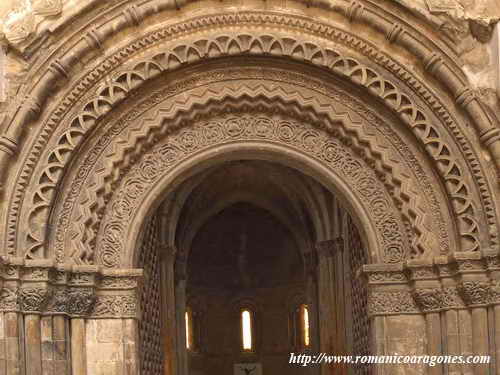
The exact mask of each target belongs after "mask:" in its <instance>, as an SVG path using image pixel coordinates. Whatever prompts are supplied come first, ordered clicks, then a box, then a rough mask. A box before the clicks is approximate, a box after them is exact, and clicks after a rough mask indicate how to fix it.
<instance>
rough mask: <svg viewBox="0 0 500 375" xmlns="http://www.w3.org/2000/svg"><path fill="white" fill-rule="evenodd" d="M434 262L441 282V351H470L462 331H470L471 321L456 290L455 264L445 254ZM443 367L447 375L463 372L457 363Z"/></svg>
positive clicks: (457, 352) (456, 354) (449, 353)
mask: <svg viewBox="0 0 500 375" xmlns="http://www.w3.org/2000/svg"><path fill="white" fill-rule="evenodd" d="M434 264H435V266H436V267H437V268H438V271H439V278H440V282H441V293H440V298H441V308H442V310H443V311H442V320H441V322H442V325H441V330H442V332H443V336H442V338H443V353H444V354H445V355H453V356H458V355H462V351H465V352H469V353H470V351H471V349H470V348H469V347H468V346H469V345H470V344H471V342H470V340H469V339H466V340H464V338H466V337H467V335H464V333H467V332H469V333H470V332H472V328H471V324H472V322H471V321H470V315H469V314H468V311H467V310H466V306H465V304H464V302H463V300H462V298H461V297H460V295H459V292H458V288H457V286H458V285H457V282H456V273H457V269H456V265H455V264H450V259H449V257H447V256H443V257H436V258H435V259H434ZM461 336H463V337H461ZM444 368H445V369H446V370H447V371H448V374H449V375H459V374H462V373H463V371H462V369H463V367H462V365H461V364H459V363H448V364H446V365H445V366H444Z"/></svg>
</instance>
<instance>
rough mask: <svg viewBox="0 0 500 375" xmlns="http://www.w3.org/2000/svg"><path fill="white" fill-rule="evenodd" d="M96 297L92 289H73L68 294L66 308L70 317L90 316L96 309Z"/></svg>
mask: <svg viewBox="0 0 500 375" xmlns="http://www.w3.org/2000/svg"><path fill="white" fill-rule="evenodd" d="M95 302H96V295H95V292H94V290H93V289H92V288H73V289H70V290H69V291H68V293H67V301H66V307H67V312H68V314H70V315H77V316H82V315H88V314H89V313H90V312H91V311H92V309H93V308H94V304H95Z"/></svg>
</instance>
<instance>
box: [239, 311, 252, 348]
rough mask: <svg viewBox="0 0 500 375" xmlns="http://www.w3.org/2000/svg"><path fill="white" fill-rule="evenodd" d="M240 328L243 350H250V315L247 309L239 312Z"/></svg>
mask: <svg viewBox="0 0 500 375" xmlns="http://www.w3.org/2000/svg"><path fill="white" fill-rule="evenodd" d="M241 328H242V337H243V350H252V316H251V314H250V311H248V310H243V311H242V313H241Z"/></svg>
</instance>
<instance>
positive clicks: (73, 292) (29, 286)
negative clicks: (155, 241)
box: [0, 257, 142, 318]
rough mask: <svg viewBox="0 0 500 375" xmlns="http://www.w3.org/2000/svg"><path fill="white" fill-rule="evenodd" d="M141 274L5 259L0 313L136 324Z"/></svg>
mask: <svg viewBox="0 0 500 375" xmlns="http://www.w3.org/2000/svg"><path fill="white" fill-rule="evenodd" d="M141 275H142V271H141V270H136V269H133V270H132V269H131V270H120V271H118V272H109V271H102V270H100V269H99V268H98V267H89V266H76V265H75V266H71V267H69V268H68V267H67V268H66V269H64V267H61V266H54V265H53V264H52V262H50V261H45V260H42V261H36V260H35V261H29V260H26V261H24V260H23V259H22V258H8V257H4V258H2V260H1V263H0V312H20V313H24V314H43V315H51V314H52V315H59V314H64V315H68V316H71V317H89V318H90V317H94V318H135V317H136V316H137V311H136V310H137V295H136V294H137V290H136V289H137V281H138V279H139V278H140V277H141Z"/></svg>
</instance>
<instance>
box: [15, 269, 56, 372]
mask: <svg viewBox="0 0 500 375" xmlns="http://www.w3.org/2000/svg"><path fill="white" fill-rule="evenodd" d="M50 267H52V262H51V261H43V260H42V261H26V263H25V267H24V269H23V271H22V286H21V289H20V291H19V305H20V309H21V310H22V311H23V312H24V338H25V351H26V354H25V355H26V373H28V374H33V375H42V327H41V316H40V314H41V313H42V312H43V311H44V310H45V307H46V305H47V303H48V301H49V300H50V298H51V297H52V288H51V286H50V284H49V282H50V275H49V273H50Z"/></svg>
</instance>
